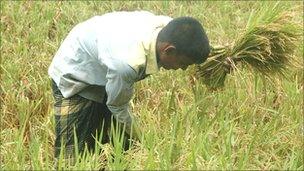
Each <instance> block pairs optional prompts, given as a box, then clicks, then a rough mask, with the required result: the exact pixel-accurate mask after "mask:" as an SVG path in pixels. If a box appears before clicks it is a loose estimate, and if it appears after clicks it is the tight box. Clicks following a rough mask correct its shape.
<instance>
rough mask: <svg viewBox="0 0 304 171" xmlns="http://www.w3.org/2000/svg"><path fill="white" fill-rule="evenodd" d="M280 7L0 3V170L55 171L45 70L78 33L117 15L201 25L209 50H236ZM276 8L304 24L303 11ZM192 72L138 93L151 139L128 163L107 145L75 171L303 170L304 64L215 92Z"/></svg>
mask: <svg viewBox="0 0 304 171" xmlns="http://www.w3.org/2000/svg"><path fill="white" fill-rule="evenodd" d="M274 3H275V2H258V1H249V2H244V1H239V2H230V1H209V2H201V1H198V2H187V1H182V2H173V1H157V2H155V1H146V2H141V1H137V2H126V1H119V2H99V1H89V2H83V1H76V2H75V1H67V2H57V1H45V2H42V1H26V2H25V1H5V2H3V1H1V83H0V86H1V92H0V93H1V94H0V98H1V99H0V100H1V135H0V140H1V142H0V143H1V148H0V150H1V151H0V152H1V153H0V159H1V160H0V162H1V170H2V169H5V170H15V169H35V170H40V169H43V170H50V169H53V167H54V164H53V162H54V158H53V141H54V124H53V111H52V105H53V98H52V94H51V89H50V81H49V78H48V75H47V68H48V66H49V64H50V62H51V60H52V57H53V55H54V53H55V52H56V50H57V49H58V47H59V45H60V42H61V41H62V40H63V39H64V38H65V36H66V35H67V33H68V32H69V31H70V30H71V29H72V27H73V26H74V25H75V24H77V23H79V22H81V21H84V20H86V19H88V18H90V17H92V16H94V15H102V14H104V13H106V12H111V11H120V10H149V11H151V12H154V13H155V14H161V15H169V16H171V17H178V16H185V15H187V16H192V17H195V18H197V19H199V20H200V21H201V22H202V24H203V26H204V27H205V29H206V31H207V34H208V36H209V38H210V41H211V44H212V45H230V44H232V43H233V42H234V41H235V39H236V38H238V37H239V36H240V35H241V33H242V32H243V31H244V29H245V26H246V23H247V20H248V18H249V15H250V13H251V11H252V10H256V9H259V8H261V7H263V6H269V7H271V6H272V5H274ZM279 5H281V6H282V7H283V8H284V9H285V10H286V11H291V12H292V13H293V16H294V17H293V19H294V20H295V22H298V23H299V24H301V25H303V2H301V1H296V2H292V1H289V2H288V1H285V2H281V3H280V4H279ZM122 29H123V28H122ZM300 43H301V44H300V45H299V48H298V49H297V51H296V56H297V57H298V58H299V60H300V61H301V62H302V63H303V41H302V42H300ZM189 73H190V72H189V70H188V71H186V72H182V71H179V70H178V71H164V70H162V71H161V72H160V73H158V74H157V75H153V76H151V77H149V78H148V79H146V80H144V81H141V82H138V83H137V84H136V91H135V95H134V98H133V101H132V108H133V111H134V115H135V116H136V117H137V118H138V120H139V121H140V124H141V129H142V131H143V132H144V133H145V134H144V136H143V137H142V140H143V142H142V143H141V144H139V143H137V144H135V146H134V147H133V148H132V149H131V150H130V151H128V152H127V153H126V154H123V155H122V154H121V151H120V149H113V147H112V146H110V145H103V146H102V148H103V149H104V152H103V153H102V154H95V155H87V156H85V157H84V159H83V160H82V161H83V162H81V163H76V166H75V167H70V169H100V168H106V169H126V168H127V169H182V170H183V169H191V170H196V169H259V170H260V169H284V170H285V169H290V170H294V169H299V170H302V169H304V168H303V149H304V145H303V132H304V124H303V107H302V106H303V65H302V67H301V68H294V69H293V70H292V71H291V72H290V75H289V77H288V79H281V78H275V79H273V80H272V81H271V80H268V79H262V77H260V76H259V75H257V74H254V73H251V72H248V71H247V70H242V69H241V70H240V72H238V73H234V74H233V75H230V76H229V78H228V80H226V86H225V88H223V89H222V90H219V91H210V90H208V89H207V88H206V87H205V86H204V85H201V84H200V83H199V82H195V83H193V82H191V81H190V78H189ZM111 154H113V156H115V159H114V160H111V157H112V155H111Z"/></svg>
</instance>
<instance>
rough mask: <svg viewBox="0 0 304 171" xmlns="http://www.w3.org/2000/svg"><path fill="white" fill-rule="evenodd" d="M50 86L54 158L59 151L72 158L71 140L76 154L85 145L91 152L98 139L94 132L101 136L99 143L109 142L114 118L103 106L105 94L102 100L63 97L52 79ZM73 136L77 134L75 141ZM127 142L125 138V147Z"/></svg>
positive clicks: (65, 156) (127, 144) (127, 145)
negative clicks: (53, 126)
mask: <svg viewBox="0 0 304 171" xmlns="http://www.w3.org/2000/svg"><path fill="white" fill-rule="evenodd" d="M52 89H53V96H54V100H55V103H54V110H55V135H56V138H55V158H58V157H59V154H60V151H62V152H63V155H64V158H73V157H74V156H75V152H76V151H75V148H76V147H75V142H77V144H78V145H77V147H78V151H79V152H80V153H81V152H83V151H84V148H85V146H87V148H88V150H90V151H94V147H95V139H100V138H98V137H96V135H98V136H102V137H101V141H102V142H101V143H102V144H104V143H108V142H109V139H110V138H109V132H110V128H111V121H112V122H114V123H115V122H116V121H115V119H114V118H113V117H112V114H111V112H110V110H109V109H108V107H107V106H106V99H107V97H105V99H104V102H103V103H98V102H95V101H92V100H88V99H86V98H83V97H81V96H79V95H74V96H72V97H70V98H65V97H63V96H62V94H61V92H60V90H59V89H58V87H57V86H56V83H55V82H54V81H52ZM114 125H115V124H114ZM74 133H76V136H75V134H74ZM101 133H102V134H101ZM124 135H125V137H124V139H129V136H128V135H127V134H124ZM74 137H77V140H75V139H74ZM128 142H129V141H125V144H124V149H125V150H127V149H128V148H129V143H128ZM62 146H64V148H62Z"/></svg>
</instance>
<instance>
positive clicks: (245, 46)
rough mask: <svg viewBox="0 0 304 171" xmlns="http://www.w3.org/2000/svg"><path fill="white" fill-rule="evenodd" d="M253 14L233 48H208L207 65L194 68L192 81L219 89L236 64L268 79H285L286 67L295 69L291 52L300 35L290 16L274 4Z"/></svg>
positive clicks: (297, 26) (289, 13)
mask: <svg viewBox="0 0 304 171" xmlns="http://www.w3.org/2000/svg"><path fill="white" fill-rule="evenodd" d="M254 12H256V11H254ZM257 13H258V15H256V16H252V15H250V18H249V21H248V23H247V29H246V31H245V32H244V34H243V35H242V36H241V37H240V38H239V39H237V40H236V42H235V43H234V45H233V46H231V47H230V46H225V47H212V48H211V53H210V55H209V57H208V59H207V61H206V62H205V63H203V64H201V65H197V67H196V71H195V72H196V77H198V78H201V80H202V82H203V83H204V84H205V85H207V86H208V87H211V88H218V87H223V86H224V82H225V79H226V76H227V74H229V73H231V71H232V70H235V69H237V67H236V66H237V65H239V64H242V66H246V67H248V68H251V70H252V71H256V72H258V73H260V74H262V75H265V76H266V77H268V78H271V76H272V75H275V74H278V75H283V76H285V75H286V70H287V69H288V67H291V66H296V63H297V62H296V60H295V58H294V51H295V49H296V47H297V44H298V41H299V38H300V35H301V34H300V26H299V25H298V24H296V23H295V22H293V21H292V14H291V12H282V11H281V10H280V9H279V6H278V3H277V4H275V5H274V7H273V8H270V9H264V8H262V9H260V11H258V12H257Z"/></svg>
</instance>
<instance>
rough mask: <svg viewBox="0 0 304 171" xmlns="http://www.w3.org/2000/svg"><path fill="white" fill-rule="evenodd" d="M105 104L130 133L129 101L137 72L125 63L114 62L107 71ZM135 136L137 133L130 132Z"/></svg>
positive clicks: (131, 121) (131, 122) (131, 119)
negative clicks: (106, 97)
mask: <svg viewBox="0 0 304 171" xmlns="http://www.w3.org/2000/svg"><path fill="white" fill-rule="evenodd" d="M106 78H107V84H106V92H107V95H108V99H107V106H108V108H109V110H110V111H111V112H112V114H113V116H114V117H115V119H116V120H117V121H118V122H119V123H122V124H125V126H126V133H128V134H129V135H130V134H131V126H132V124H133V118H132V115H131V113H130V111H129V102H130V100H131V98H132V95H133V84H134V82H135V80H136V78H137V73H136V72H135V71H134V70H133V69H132V68H131V67H130V66H129V65H127V64H123V63H121V62H115V64H113V65H111V66H109V69H108V72H107V76H106ZM133 132H134V131H133ZM132 134H133V135H134V136H135V138H138V137H136V136H137V135H136V134H138V133H135V132H134V133H132Z"/></svg>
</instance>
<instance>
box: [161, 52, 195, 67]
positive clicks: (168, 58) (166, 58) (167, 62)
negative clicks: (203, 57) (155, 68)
mask: <svg viewBox="0 0 304 171" xmlns="http://www.w3.org/2000/svg"><path fill="white" fill-rule="evenodd" d="M160 59H161V60H160V62H159V63H160V66H161V67H163V68H164V69H167V70H170V69H173V70H177V69H182V70H186V69H187V67H188V66H189V65H192V64H194V62H193V61H191V60H190V59H189V58H187V57H186V56H183V55H174V54H172V55H170V54H163V56H161V57H160Z"/></svg>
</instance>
